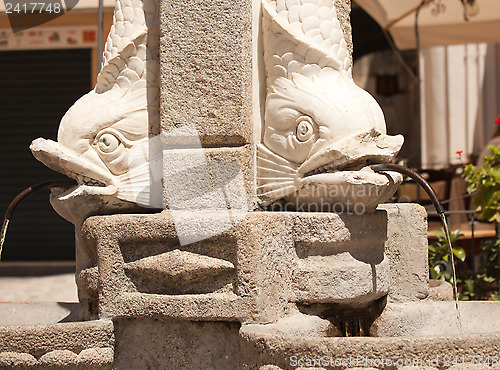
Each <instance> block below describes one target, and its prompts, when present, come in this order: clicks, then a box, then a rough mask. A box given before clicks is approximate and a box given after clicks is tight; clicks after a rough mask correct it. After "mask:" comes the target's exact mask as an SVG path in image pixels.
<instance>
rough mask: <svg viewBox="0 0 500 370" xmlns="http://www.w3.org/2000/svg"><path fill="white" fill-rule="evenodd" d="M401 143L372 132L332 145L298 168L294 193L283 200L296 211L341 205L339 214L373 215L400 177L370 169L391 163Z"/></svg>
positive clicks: (401, 138)
mask: <svg viewBox="0 0 500 370" xmlns="http://www.w3.org/2000/svg"><path fill="white" fill-rule="evenodd" d="M402 144H403V137H402V136H400V135H398V136H389V135H385V134H382V133H379V132H377V131H375V130H371V131H368V132H364V133H361V134H357V135H354V136H351V137H349V138H346V139H344V140H341V141H339V142H335V143H333V144H331V145H330V146H328V147H326V148H324V149H323V150H320V151H318V152H316V153H314V154H313V155H312V156H311V157H309V158H308V159H307V160H306V161H305V162H304V163H302V165H300V166H299V167H298V169H297V173H296V179H295V192H293V193H291V194H289V195H287V196H286V197H285V198H284V199H285V200H286V201H287V202H288V204H293V205H295V207H297V209H302V208H301V207H303V206H306V207H308V208H306V209H309V208H311V206H314V207H316V208H315V209H318V210H320V211H327V212H331V211H332V210H333V211H336V208H335V207H337V206H341V212H344V211H346V210H347V211H348V212H349V211H352V209H349V207H351V208H352V207H357V208H356V209H358V210H360V209H361V210H362V212H365V211H369V212H373V211H374V210H375V209H376V207H377V205H378V204H380V203H383V202H386V201H387V200H388V199H390V197H391V196H392V195H393V194H394V192H395V191H396V190H397V188H398V186H399V184H400V183H401V182H402V180H403V178H402V176H401V175H400V174H399V173H397V172H386V173H384V174H381V173H376V172H375V171H373V170H372V169H371V168H370V167H369V166H370V165H371V164H374V163H387V162H390V161H392V160H393V159H394V158H395V156H396V155H397V153H398V152H399V150H400V148H401V146H402ZM360 206H361V207H360ZM346 207H347V208H346ZM311 209H312V208H311Z"/></svg>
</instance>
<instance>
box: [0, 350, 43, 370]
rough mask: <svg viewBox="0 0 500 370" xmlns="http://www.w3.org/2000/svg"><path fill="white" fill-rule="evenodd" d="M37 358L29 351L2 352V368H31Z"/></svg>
mask: <svg viewBox="0 0 500 370" xmlns="http://www.w3.org/2000/svg"><path fill="white" fill-rule="evenodd" d="M36 363H37V360H36V358H35V357H34V356H32V355H30V354H28V353H18V352H0V368H2V369H7V368H8V369H30V368H32V367H33V366H35V365H36Z"/></svg>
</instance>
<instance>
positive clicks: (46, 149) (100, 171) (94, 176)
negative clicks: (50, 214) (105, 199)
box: [30, 138, 116, 196]
mask: <svg viewBox="0 0 500 370" xmlns="http://www.w3.org/2000/svg"><path fill="white" fill-rule="evenodd" d="M30 150H31V152H32V153H33V156H34V157H35V158H36V159H37V160H39V161H40V162H42V163H43V164H44V165H46V166H47V167H49V168H50V169H52V170H54V171H57V172H59V173H62V174H63V175H65V176H68V177H70V178H72V179H74V180H76V181H77V184H76V185H74V186H72V187H70V188H69V189H61V190H60V191H57V193H58V195H59V196H68V195H70V194H72V193H75V192H81V191H82V189H81V188H85V189H86V190H89V189H94V190H92V192H95V193H102V194H108V195H111V194H113V193H115V192H116V186H115V185H114V183H113V177H112V175H111V173H110V172H109V171H108V170H107V169H105V168H101V167H99V166H97V165H96V164H94V163H93V162H90V161H88V160H87V159H85V158H82V157H81V156H79V155H78V154H77V153H75V152H74V151H73V150H71V149H70V148H68V147H66V146H64V145H61V144H60V143H58V142H55V141H53V140H46V139H42V138H38V139H35V140H33V142H32V143H31V145H30Z"/></svg>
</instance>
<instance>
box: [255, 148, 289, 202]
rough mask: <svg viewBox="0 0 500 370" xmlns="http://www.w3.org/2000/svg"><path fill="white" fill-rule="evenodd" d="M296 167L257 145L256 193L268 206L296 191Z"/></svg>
mask: <svg viewBox="0 0 500 370" xmlns="http://www.w3.org/2000/svg"><path fill="white" fill-rule="evenodd" d="M297 169H298V166H297V165H296V164H295V163H293V162H290V161H288V160H287V159H285V158H283V157H281V156H279V155H277V154H275V153H273V152H272V151H270V150H269V149H268V148H266V147H265V146H264V145H262V144H258V145H257V172H258V179H259V180H258V181H259V183H258V184H257V191H258V193H259V195H260V196H261V199H263V200H264V201H265V203H267V204H269V203H271V202H273V201H275V200H277V199H279V198H282V197H284V196H286V195H288V194H291V193H293V192H294V191H296V188H295V181H296V176H297Z"/></svg>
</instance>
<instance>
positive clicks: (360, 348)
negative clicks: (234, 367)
mask: <svg viewBox="0 0 500 370" xmlns="http://www.w3.org/2000/svg"><path fill="white" fill-rule="evenodd" d="M267 327H268V325H248V326H243V327H242V329H241V330H240V336H241V337H242V341H241V342H240V348H241V351H242V356H243V361H245V360H246V361H247V363H248V364H251V366H263V365H267V364H273V365H275V366H278V367H281V368H283V369H288V368H290V367H291V361H292V360H295V362H296V363H297V364H299V363H298V361H299V360H300V359H302V360H306V359H317V361H318V363H317V366H321V362H320V361H321V359H325V361H328V365H327V366H325V365H326V364H323V366H325V367H326V368H331V366H335V361H337V367H339V368H396V369H399V368H404V366H417V368H425V367H430V368H433V367H434V368H440V369H441V368H449V367H451V366H452V363H451V361H452V360H451V359H454V358H457V359H462V356H464V358H465V359H471V358H477V357H474V356H484V358H486V357H487V356H490V358H492V357H497V358H498V353H499V350H500V341H499V340H498V334H474V335H458V336H442V337H411V336H408V337H404V338H390V337H384V338H370V337H357V338H355V337H352V338H300V337H292V336H288V337H285V336H283V335H276V334H275V333H274V332H272V330H268V329H267ZM342 361H344V363H343V364H342ZM382 361H383V363H384V365H381V364H382ZM405 361H406V362H405ZM332 362H333V365H330V364H332ZM302 364H303V365H304V366H307V364H306V363H305V362H302ZM302 364H300V365H302ZM387 364H389V365H387ZM435 365H436V366H435ZM329 366H330V367H329ZM471 368H472V367H471Z"/></svg>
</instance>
